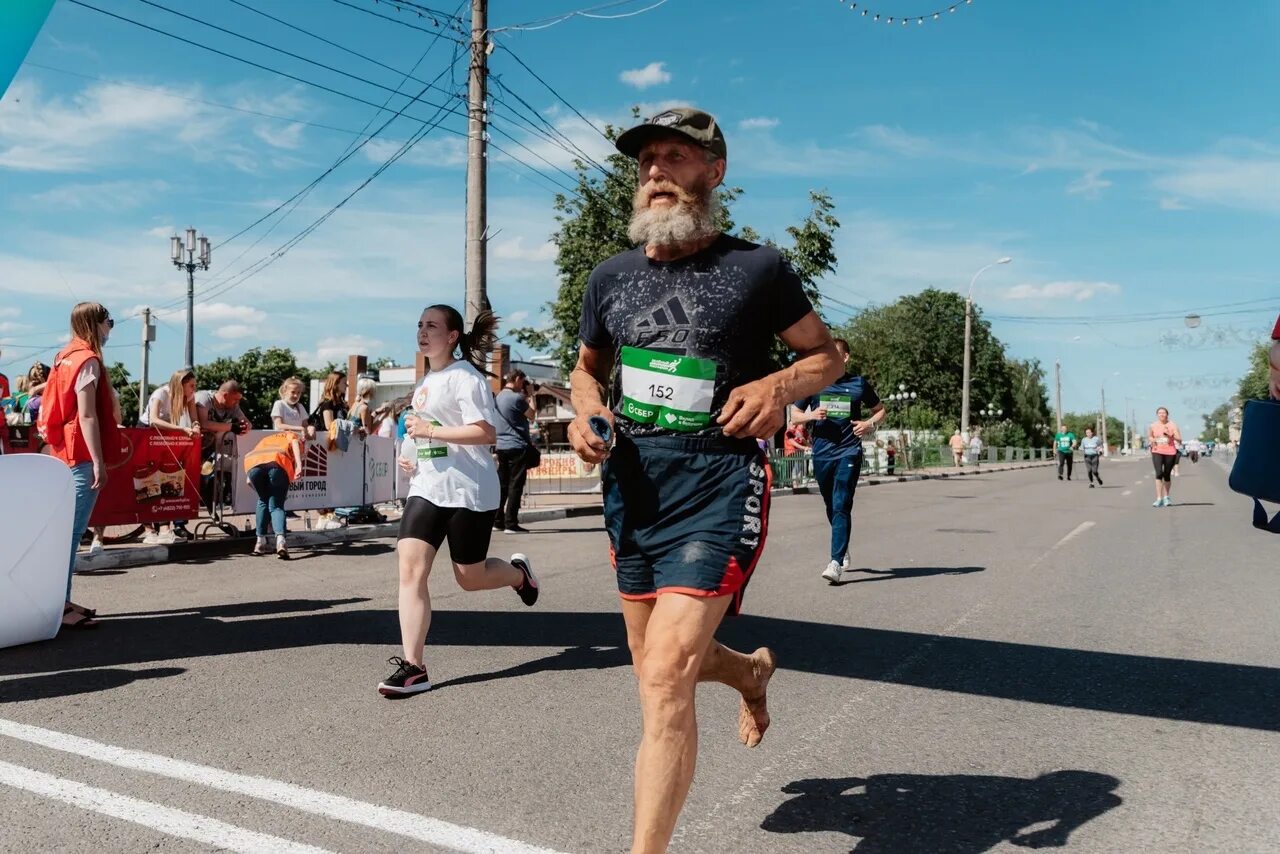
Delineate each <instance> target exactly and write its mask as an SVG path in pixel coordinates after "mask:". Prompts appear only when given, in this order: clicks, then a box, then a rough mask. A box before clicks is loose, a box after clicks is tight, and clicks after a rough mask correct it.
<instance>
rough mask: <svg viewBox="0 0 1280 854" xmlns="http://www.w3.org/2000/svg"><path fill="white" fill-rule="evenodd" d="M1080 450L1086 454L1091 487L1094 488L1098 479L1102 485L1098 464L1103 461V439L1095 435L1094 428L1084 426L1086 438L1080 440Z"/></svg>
mask: <svg viewBox="0 0 1280 854" xmlns="http://www.w3.org/2000/svg"><path fill="white" fill-rule="evenodd" d="M1080 452H1081V453H1082V454H1084V464H1085V468H1087V469H1088V470H1089V488H1090V489H1093V486H1094V484H1093V482H1094V481H1095V480H1096V481H1097V482H1098V486H1102V474H1101V472H1100V471H1099V470H1098V466H1099V465H1100V464H1101V462H1102V440H1101V439H1099V438H1098V437H1097V436H1095V435H1093V428H1092V427H1086V428H1084V438H1083V439H1081V440H1080Z"/></svg>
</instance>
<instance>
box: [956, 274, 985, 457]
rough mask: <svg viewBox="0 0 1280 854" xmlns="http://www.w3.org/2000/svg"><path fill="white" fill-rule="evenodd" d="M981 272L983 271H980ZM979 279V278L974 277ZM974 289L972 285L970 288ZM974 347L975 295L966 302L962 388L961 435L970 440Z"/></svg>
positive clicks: (970, 296)
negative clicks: (970, 357)
mask: <svg viewBox="0 0 1280 854" xmlns="http://www.w3.org/2000/svg"><path fill="white" fill-rule="evenodd" d="M979 272H981V271H979ZM974 278H975V279H977V278H978V277H977V276H974ZM970 289H972V285H971V286H970ZM972 347H973V295H972V294H970V295H969V297H968V299H966V300H965V301H964V379H963V381H962V385H961V388H960V435H961V436H963V437H964V438H965V441H966V442H967V441H968V440H969V350H971V349H972Z"/></svg>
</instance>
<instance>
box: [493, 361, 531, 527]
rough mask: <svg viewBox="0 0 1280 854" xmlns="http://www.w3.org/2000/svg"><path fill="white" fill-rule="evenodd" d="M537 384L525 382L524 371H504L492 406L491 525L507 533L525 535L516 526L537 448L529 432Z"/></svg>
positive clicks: (526, 380)
mask: <svg viewBox="0 0 1280 854" xmlns="http://www.w3.org/2000/svg"><path fill="white" fill-rule="evenodd" d="M536 388H537V386H534V385H532V384H531V383H530V382H529V378H528V377H527V376H525V373H524V371H520V370H515V371H512V372H511V373H509V374H507V377H506V382H504V383H503V386H502V391H500V392H498V396H497V398H495V400H494V406H495V407H496V412H497V415H498V420H497V423H496V424H495V426H496V428H497V430H498V441H497V451H498V485H499V487H500V488H501V490H500V494H499V496H498V512H497V514H496V515H495V516H494V517H493V528H494V530H495V531H502V532H504V533H507V534H527V533H528V531H527V530H525V529H524V528H521V527H520V502H521V500H522V499H523V498H524V486H525V481H526V479H527V478H528V475H529V463H530V462H532V461H533V460H532V456H533V454H535V453H537V449H536V448H535V447H534V444H533V436H532V434H531V433H530V431H529V422H530V421H532V420H533V419H534V417H535V416H536V414H537V413H536V411H535V409H534V406H533V401H532V400H531V399H530V398H531V396H532V394H533V392H534V390H535V389H536Z"/></svg>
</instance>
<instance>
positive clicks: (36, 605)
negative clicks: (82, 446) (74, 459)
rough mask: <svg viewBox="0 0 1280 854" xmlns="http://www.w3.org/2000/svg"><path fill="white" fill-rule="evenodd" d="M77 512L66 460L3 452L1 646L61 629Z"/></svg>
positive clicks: (0, 473) (48, 635) (0, 465)
mask: <svg viewBox="0 0 1280 854" xmlns="http://www.w3.org/2000/svg"><path fill="white" fill-rule="evenodd" d="M75 512H76V489H75V483H74V482H73V481H72V479H71V469H69V468H67V466H66V465H65V464H64V463H62V462H61V461H59V460H56V459H54V458H53V457H49V456H45V455H44V454H9V455H4V456H0V542H2V543H4V544H5V547H4V549H3V550H0V648H3V647H6V646H16V645H18V644H20V643H32V642H33V641H42V640H48V639H49V638H51V637H53V636H54V635H56V634H57V633H58V627H59V626H60V625H61V624H62V606H63V604H64V603H65V599H66V595H67V561H68V559H69V558H70V557H71V524H72V522H73V521H74V517H75Z"/></svg>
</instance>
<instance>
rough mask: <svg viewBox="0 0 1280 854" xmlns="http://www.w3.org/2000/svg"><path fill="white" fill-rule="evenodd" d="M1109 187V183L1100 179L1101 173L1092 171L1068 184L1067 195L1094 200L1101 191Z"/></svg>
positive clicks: (1104, 179) (1096, 170)
mask: <svg viewBox="0 0 1280 854" xmlns="http://www.w3.org/2000/svg"><path fill="white" fill-rule="evenodd" d="M1110 186H1111V182H1110V181H1108V180H1107V179H1106V178H1103V177H1102V172H1101V171H1100V170H1098V169H1094V170H1091V171H1089V172H1086V173H1085V174H1083V175H1081V176H1080V177H1079V178H1077V179H1076V180H1074V181H1072V182H1071V183H1070V184H1068V185H1067V195H1070V196H1084V197H1085V198H1086V199H1096V198H1098V197H1099V196H1100V195H1101V194H1102V191H1103V190H1105V189H1106V188H1107V187H1110Z"/></svg>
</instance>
